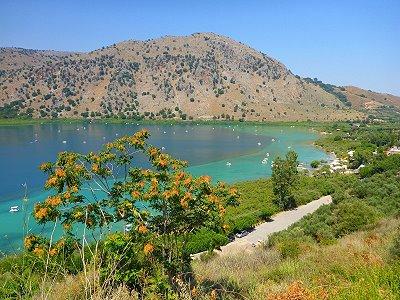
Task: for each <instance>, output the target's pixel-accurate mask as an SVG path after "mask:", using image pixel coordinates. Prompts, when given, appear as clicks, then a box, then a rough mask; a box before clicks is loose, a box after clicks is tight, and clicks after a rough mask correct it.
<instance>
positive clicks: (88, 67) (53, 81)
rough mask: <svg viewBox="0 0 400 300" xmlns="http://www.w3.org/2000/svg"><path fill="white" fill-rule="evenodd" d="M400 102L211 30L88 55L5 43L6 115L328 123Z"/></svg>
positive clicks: (1, 100)
mask: <svg viewBox="0 0 400 300" xmlns="http://www.w3.org/2000/svg"><path fill="white" fill-rule="evenodd" d="M356 94H357V95H359V96H356ZM396 107H397V108H399V107H400V101H399V99H398V97H394V96H391V95H383V94H378V93H373V92H367V91H363V90H360V91H357V92H354V89H351V88H347V87H341V88H339V87H336V86H333V85H329V84H324V83H322V82H321V81H319V80H317V79H312V80H311V79H307V78H305V79H304V78H301V77H299V76H295V75H294V74H292V72H290V70H288V69H287V68H286V67H285V66H284V65H283V64H282V63H280V62H278V61H277V60H275V59H273V58H271V57H269V56H267V55H266V54H264V53H261V52H259V51H257V50H255V49H252V48H250V47H248V46H246V45H244V44H242V43H239V42H236V41H234V40H232V39H230V38H227V37H223V36H220V35H216V34H212V33H198V34H193V35H190V36H184V37H164V38H160V39H155V40H147V41H125V42H121V43H118V44H114V45H111V46H108V47H103V48H101V49H98V50H95V51H91V52H89V53H66V52H55V51H40V50H29V49H21V48H2V49H0V118H1V117H2V118H16V117H33V118H100V117H101V118H106V117H114V118H134V119H178V120H189V119H195V120H197V119H217V120H257V121H277V120H320V121H327V120H343V119H358V118H365V117H366V116H367V115H369V114H372V115H379V113H378V110H379V109H386V110H388V111H392V112H393V111H394V112H396V109H397V108H396Z"/></svg>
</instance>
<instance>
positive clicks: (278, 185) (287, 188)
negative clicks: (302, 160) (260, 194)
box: [272, 151, 298, 210]
mask: <svg viewBox="0 0 400 300" xmlns="http://www.w3.org/2000/svg"><path fill="white" fill-rule="evenodd" d="M297 165H298V161H297V153H296V152H294V151H289V152H288V153H287V154H286V157H285V159H282V158H280V157H279V156H278V157H277V158H276V159H275V161H274V164H273V166H272V184H273V192H274V195H275V199H274V203H275V204H276V205H278V206H279V207H281V208H282V209H285V210H286V209H291V208H294V207H296V201H295V199H294V197H293V195H292V187H293V185H294V184H295V182H296V181H297V177H298V171H297Z"/></svg>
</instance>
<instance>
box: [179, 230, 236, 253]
mask: <svg viewBox="0 0 400 300" xmlns="http://www.w3.org/2000/svg"><path fill="white" fill-rule="evenodd" d="M228 242H229V240H228V237H227V236H226V235H224V234H221V233H217V232H215V231H213V230H210V229H208V228H202V229H200V230H199V231H198V232H196V233H195V234H192V235H191V236H190V237H189V240H188V242H187V244H186V247H185V251H186V252H187V253H189V254H194V253H199V252H203V251H208V250H212V249H214V248H218V247H220V246H223V245H226V244H227V243H228Z"/></svg>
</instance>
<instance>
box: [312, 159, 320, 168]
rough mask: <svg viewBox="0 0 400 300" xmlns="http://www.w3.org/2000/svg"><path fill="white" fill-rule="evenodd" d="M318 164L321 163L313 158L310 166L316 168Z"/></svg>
mask: <svg viewBox="0 0 400 300" xmlns="http://www.w3.org/2000/svg"><path fill="white" fill-rule="evenodd" d="M320 164H321V162H320V161H319V160H313V161H312V162H311V167H312V168H314V169H315V168H318V167H319V165H320Z"/></svg>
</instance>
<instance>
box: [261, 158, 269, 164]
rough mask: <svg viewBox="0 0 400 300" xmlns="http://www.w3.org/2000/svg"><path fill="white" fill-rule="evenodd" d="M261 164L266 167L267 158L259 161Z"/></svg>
mask: <svg viewBox="0 0 400 300" xmlns="http://www.w3.org/2000/svg"><path fill="white" fill-rule="evenodd" d="M261 163H262V164H263V165H266V164H267V163H268V158H267V157H264V159H263V160H262V161H261Z"/></svg>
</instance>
